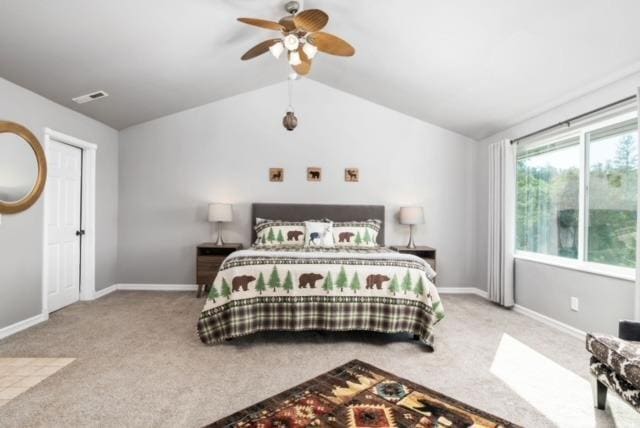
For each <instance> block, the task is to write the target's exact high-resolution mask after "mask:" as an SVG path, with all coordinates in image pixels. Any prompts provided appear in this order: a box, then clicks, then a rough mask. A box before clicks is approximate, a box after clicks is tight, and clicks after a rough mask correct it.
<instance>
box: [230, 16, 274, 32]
mask: <svg viewBox="0 0 640 428" xmlns="http://www.w3.org/2000/svg"><path fill="white" fill-rule="evenodd" d="M238 21H240V22H244V23H245V24H249V25H253V26H254V27H260V28H266V29H268V30H275V31H284V29H285V28H284V27H283V26H282V25H280V24H278V23H277V22H273V21H267V20H264V19H256V18H238Z"/></svg>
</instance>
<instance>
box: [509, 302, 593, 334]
mask: <svg viewBox="0 0 640 428" xmlns="http://www.w3.org/2000/svg"><path fill="white" fill-rule="evenodd" d="M513 310H514V311H515V312H517V313H519V314H522V315H524V316H527V317H529V318H532V319H534V320H536V321H540V322H541V323H543V324H546V325H548V326H550V327H553V328H555V329H556V330H560V331H562V332H564V333H567V334H568V335H570V336H573V337H575V338H576V339H580V340H585V337H586V335H587V333H585V332H584V331H582V330H580V329H578V328H575V327H572V326H570V325H569V324H565V323H563V322H561V321H558V320H555V319H553V318H551V317H548V316H546V315H543V314H541V313H539V312H536V311H534V310H532V309H529V308H526V307H524V306H521V305H514V306H513Z"/></svg>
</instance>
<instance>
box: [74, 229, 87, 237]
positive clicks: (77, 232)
mask: <svg viewBox="0 0 640 428" xmlns="http://www.w3.org/2000/svg"><path fill="white" fill-rule="evenodd" d="M84 233H85V232H84V230H83V229H80V230H76V236H82V235H84Z"/></svg>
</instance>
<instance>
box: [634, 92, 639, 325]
mask: <svg viewBox="0 0 640 428" xmlns="http://www.w3.org/2000/svg"><path fill="white" fill-rule="evenodd" d="M636 104H637V105H638V111H639V112H640V88H638V96H637V97H636ZM638 142H639V144H640V129H638ZM638 189H640V156H638ZM636 212H637V213H640V198H638V210H637V211H636ZM636 221H637V223H636V296H635V311H634V312H635V319H636V320H638V321H640V275H639V274H638V270H640V269H639V267H640V216H638V215H637V214H636Z"/></svg>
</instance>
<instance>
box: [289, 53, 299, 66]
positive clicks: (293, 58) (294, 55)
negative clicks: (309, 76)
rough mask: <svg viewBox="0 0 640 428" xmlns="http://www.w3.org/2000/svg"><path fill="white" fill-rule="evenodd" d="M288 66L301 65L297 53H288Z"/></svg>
mask: <svg viewBox="0 0 640 428" xmlns="http://www.w3.org/2000/svg"><path fill="white" fill-rule="evenodd" d="M289 64H291V65H300V64H302V60H301V59H300V54H299V53H298V51H293V52H291V53H289Z"/></svg>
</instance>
